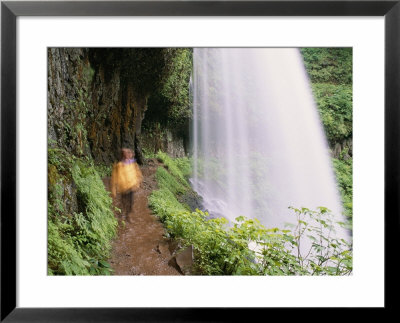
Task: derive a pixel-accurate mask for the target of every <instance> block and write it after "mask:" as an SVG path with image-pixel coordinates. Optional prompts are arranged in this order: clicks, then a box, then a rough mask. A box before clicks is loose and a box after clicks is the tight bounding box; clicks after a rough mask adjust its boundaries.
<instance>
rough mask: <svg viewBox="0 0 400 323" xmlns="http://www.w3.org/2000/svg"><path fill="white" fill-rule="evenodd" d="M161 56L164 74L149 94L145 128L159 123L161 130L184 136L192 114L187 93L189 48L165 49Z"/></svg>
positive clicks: (190, 66)
mask: <svg viewBox="0 0 400 323" xmlns="http://www.w3.org/2000/svg"><path fill="white" fill-rule="evenodd" d="M164 55H165V62H166V63H165V71H166V73H165V76H164V78H163V79H162V81H161V82H160V86H159V87H158V88H157V89H156V90H155V91H153V92H152V94H151V95H150V97H149V100H148V106H149V109H148V111H147V112H146V118H145V119H144V127H147V128H149V129H150V128H151V125H152V124H155V123H159V124H161V127H162V128H163V129H166V128H168V129H170V130H173V131H174V132H175V133H178V134H180V136H186V135H187V127H188V122H189V119H190V118H191V115H192V111H191V108H190V96H189V80H190V75H191V72H192V49H190V48H167V49H164Z"/></svg>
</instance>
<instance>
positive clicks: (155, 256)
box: [103, 159, 182, 275]
mask: <svg viewBox="0 0 400 323" xmlns="http://www.w3.org/2000/svg"><path fill="white" fill-rule="evenodd" d="M158 166H159V163H158V162H157V160H156V159H151V160H148V161H147V163H146V165H144V166H141V167H140V168H141V171H142V173H143V183H142V185H141V188H140V189H139V190H138V191H137V192H135V194H134V206H133V213H131V214H130V221H127V220H125V219H123V215H124V214H125V213H126V211H125V210H124V209H122V204H121V199H120V196H117V198H116V200H115V201H114V203H115V205H116V206H117V207H118V208H120V209H122V215H121V214H119V213H118V214H116V217H117V218H118V221H119V223H120V226H119V229H118V236H117V238H115V239H114V241H113V243H112V252H111V257H110V259H109V263H110V265H111V268H112V269H113V270H114V275H182V272H181V271H180V268H179V267H178V266H176V262H174V261H173V260H171V250H173V249H172V245H173V243H172V242H170V241H169V240H167V239H166V238H165V237H164V234H165V229H164V227H163V225H162V223H161V222H160V221H159V220H158V219H157V217H156V216H155V215H153V213H152V211H151V210H150V209H149V207H148V196H149V195H150V194H151V192H152V191H153V190H155V189H157V182H156V179H155V172H156V170H157V167H158ZM103 181H104V184H105V186H106V188H107V190H109V189H110V178H105V179H104V180H103ZM123 220H124V222H125V225H123V224H122V221H123Z"/></svg>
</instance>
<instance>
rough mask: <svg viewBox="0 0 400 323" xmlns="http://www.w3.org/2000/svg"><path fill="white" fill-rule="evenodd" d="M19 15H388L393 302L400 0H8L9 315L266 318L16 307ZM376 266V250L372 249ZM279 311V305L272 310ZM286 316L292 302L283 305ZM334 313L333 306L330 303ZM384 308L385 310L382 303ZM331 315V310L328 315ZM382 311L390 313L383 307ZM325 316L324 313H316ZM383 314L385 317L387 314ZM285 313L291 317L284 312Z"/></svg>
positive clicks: (4, 68) (211, 311)
mask: <svg viewBox="0 0 400 323" xmlns="http://www.w3.org/2000/svg"><path fill="white" fill-rule="evenodd" d="M18 16H384V19H385V153H384V154H385V155H384V159H385V175H384V181H385V192H384V193H385V306H384V308H383V309H384V310H391V309H395V307H396V302H394V301H393V298H392V299H391V297H393V296H390V294H391V293H390V290H391V289H392V288H394V287H396V286H398V285H399V284H398V281H399V279H398V278H397V277H398V276H399V275H398V273H396V272H395V270H396V267H395V266H394V262H393V263H392V261H394V260H393V259H395V258H397V256H396V255H398V250H397V249H398V248H396V243H395V242H394V237H398V236H399V228H400V219H399V204H400V202H399V201H400V199H399V198H400V196H399V179H400V149H399V148H400V147H399V135H400V133H399V127H400V123H399V121H400V113H399V110H400V64H399V63H400V1H399V0H395V1H386V0H380V1H368V0H364V1H323V0H322V1H321V0H314V1H282V0H281V1H268V0H259V1H87V2H85V1H78V2H76V1H73V2H58V1H42V2H39V1H26V2H25V1H2V3H1V295H0V297H1V321H2V322H3V321H4V322H31V321H33V322H91V321H93V322H94V321H96V322H132V321H133V322H143V321H146V322H191V321H197V322H200V321H213V322H221V321H229V322H233V321H239V320H243V318H242V316H243V314H244V315H246V316H247V317H248V320H246V321H252V320H259V319H257V318H256V317H258V316H259V315H261V317H263V316H264V315H265V310H266V309H260V308H246V309H245V308H56V309H54V308H53V309H51V308H18V307H17V306H16V299H17V289H16V288H17V285H16V278H17V277H16V272H17V271H16V270H17V266H16V241H17V240H16V236H17V232H16V190H17V183H16V175H17V174H16V158H17V156H16V135H17V124H16V113H17V111H16V81H17V80H16V54H17V52H16V35H17V31H16V19H17V17H18ZM371 266H373V255H371ZM270 310H271V309H270ZM274 310H276V311H280V313H281V314H283V311H285V312H284V313H285V314H284V315H286V316H287V315H288V314H287V313H288V312H286V310H287V309H283V308H280V309H279V308H277V309H274ZM326 310H327V311H328V313H329V311H330V310H334V309H332V308H331V309H326ZM378 310H379V312H380V310H381V309H378ZM324 315H327V314H324ZM379 315H382V313H380V314H379ZM315 318H317V319H321V317H319V316H315ZM380 318H382V317H381V316H380ZM282 319H283V317H282Z"/></svg>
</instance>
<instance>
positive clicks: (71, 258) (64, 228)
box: [48, 149, 117, 275]
mask: <svg viewBox="0 0 400 323" xmlns="http://www.w3.org/2000/svg"><path fill="white" fill-rule="evenodd" d="M48 151H49V154H48V162H49V172H48V175H49V198H48V274H49V275H110V274H111V273H112V269H111V268H110V265H109V264H108V263H107V258H108V256H109V251H110V248H111V240H112V238H113V237H114V236H115V234H116V229H117V220H116V219H115V217H114V213H113V210H114V208H113V206H112V199H111V197H110V196H109V194H108V192H107V191H106V190H105V188H104V185H103V182H102V180H101V178H100V176H99V174H98V173H97V171H96V170H95V168H94V167H93V162H92V161H89V160H88V159H86V158H77V157H74V156H73V155H70V154H69V153H68V152H66V151H65V150H62V149H49V150H48ZM73 190H76V191H73ZM75 196H76V202H74V199H75Z"/></svg>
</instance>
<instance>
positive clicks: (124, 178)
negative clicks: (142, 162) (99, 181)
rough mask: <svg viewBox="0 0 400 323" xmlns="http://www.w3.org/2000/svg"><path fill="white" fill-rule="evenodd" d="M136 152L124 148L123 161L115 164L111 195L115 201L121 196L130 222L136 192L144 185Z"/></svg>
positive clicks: (122, 151)
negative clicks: (118, 195)
mask: <svg viewBox="0 0 400 323" xmlns="http://www.w3.org/2000/svg"><path fill="white" fill-rule="evenodd" d="M134 156H135V154H134V152H133V151H132V150H131V149H129V148H122V150H121V157H122V158H121V161H120V162H118V163H116V164H114V166H113V170H112V174H111V194H112V197H113V198H114V199H115V198H116V196H117V193H119V194H121V201H122V207H123V208H125V210H126V216H125V217H126V219H127V220H128V222H130V213H131V212H133V201H134V196H133V195H134V192H135V191H137V190H138V189H139V187H140V184H141V183H142V180H143V176H142V172H141V171H140V168H139V166H138V164H137V163H136V160H135V158H134Z"/></svg>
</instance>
